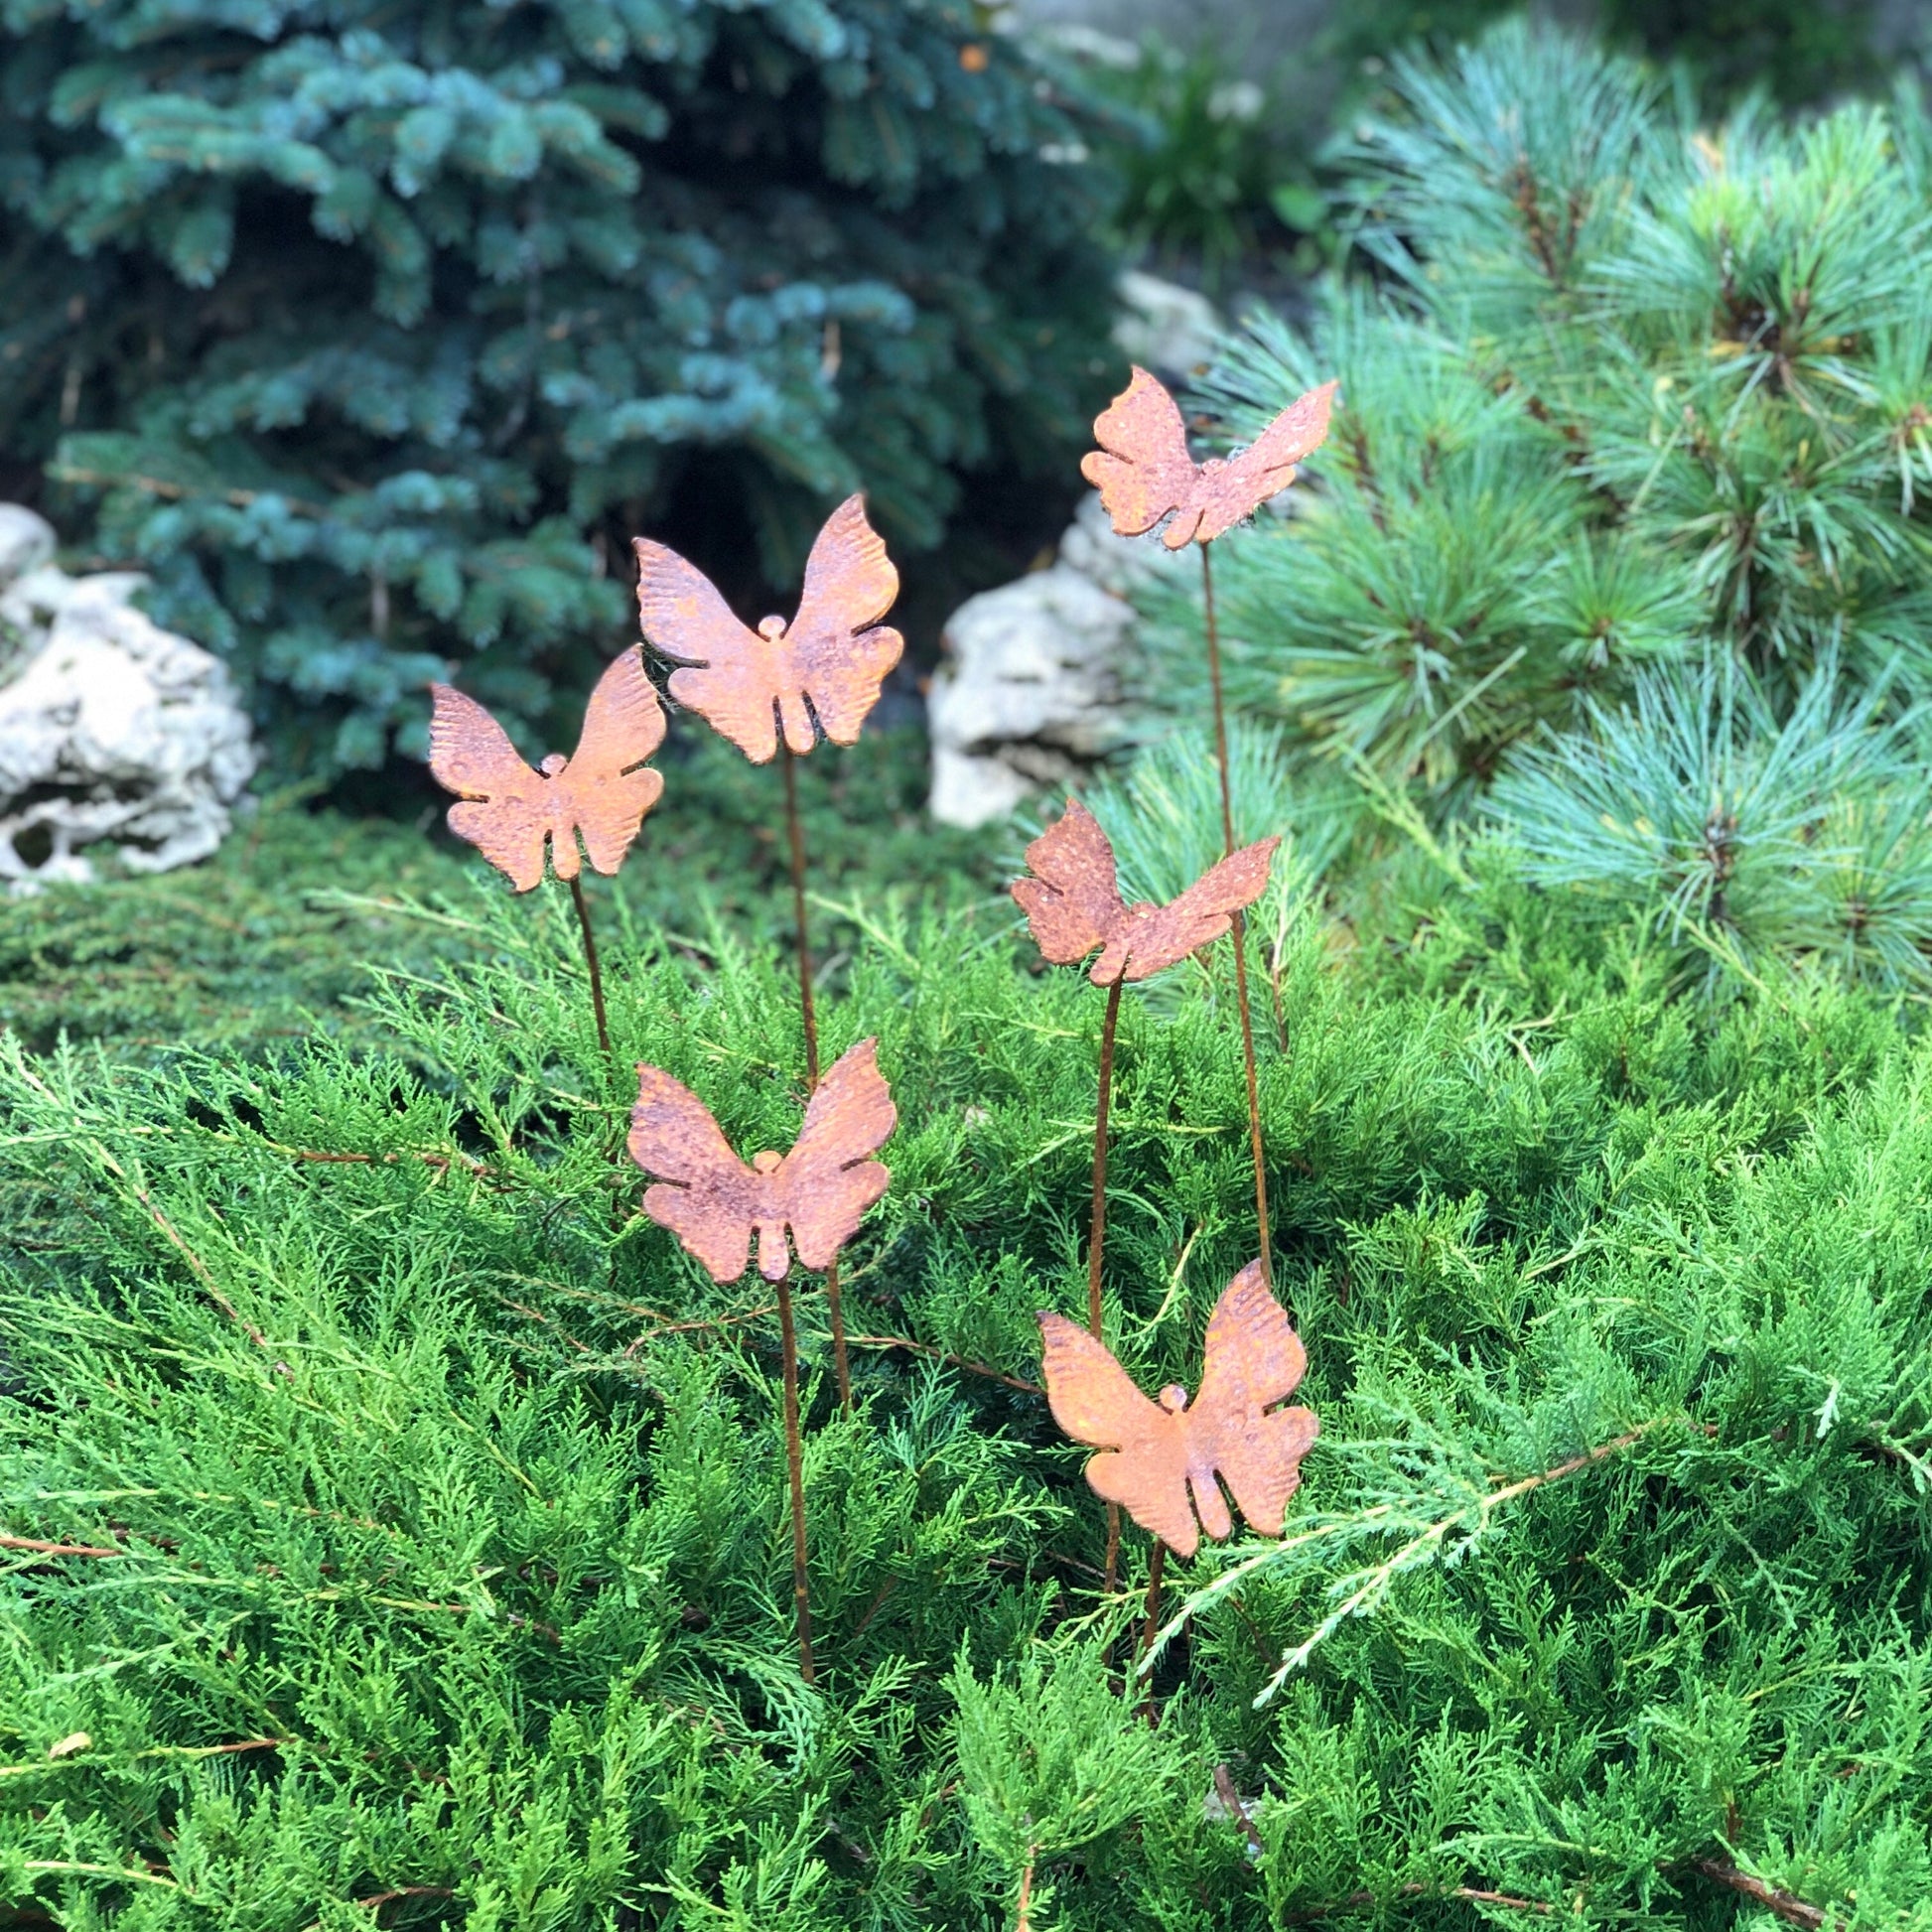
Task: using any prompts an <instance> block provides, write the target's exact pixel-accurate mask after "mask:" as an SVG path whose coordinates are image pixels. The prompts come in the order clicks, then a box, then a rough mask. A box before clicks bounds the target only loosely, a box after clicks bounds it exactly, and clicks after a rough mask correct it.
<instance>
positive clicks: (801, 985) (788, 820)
mask: <svg viewBox="0 0 1932 1932" xmlns="http://www.w3.org/2000/svg"><path fill="white" fill-rule="evenodd" d="M778 756H779V758H780V759H783V760H784V770H785V834H786V837H787V839H788V841H789V843H790V846H791V914H792V918H793V920H794V922H795V923H796V925H797V928H798V1010H799V1012H800V1014H802V1015H803V1017H804V1022H805V1087H806V1091H807V1092H815V1091H816V1090H817V1087H818V1009H817V1008H816V1007H815V1006H814V1005H813V1003H812V947H811V939H810V936H809V935H808V933H807V932H806V929H805V828H804V826H803V825H802V824H801V823H800V821H799V817H798V773H797V770H796V769H795V763H796V760H794V759H793V758H792V756H791V748H790V747H789V746H788V745H786V744H785V742H784V741H783V740H782V739H780V740H779V741H778ZM825 1311H826V1313H827V1314H828V1315H830V1316H831V1320H832V1370H833V1373H834V1374H835V1375H836V1376H837V1377H838V1383H839V1407H840V1408H841V1409H843V1410H844V1411H845V1413H846V1414H847V1415H850V1414H851V1413H852V1358H851V1356H850V1355H849V1354H847V1352H846V1346H845V1304H844V1301H843V1299H842V1298H841V1296H840V1294H839V1264H838V1260H837V1257H836V1256H835V1257H834V1258H833V1261H832V1265H831V1266H830V1267H829V1268H828V1269H826V1271H825Z"/></svg>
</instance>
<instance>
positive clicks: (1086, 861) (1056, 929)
mask: <svg viewBox="0 0 1932 1932" xmlns="http://www.w3.org/2000/svg"><path fill="white" fill-rule="evenodd" d="M1280 844H1281V840H1280V839H1278V838H1269V839H1262V840H1261V841H1260V842H1259V843H1257V844H1255V845H1250V846H1244V847H1243V848H1242V849H1241V850H1240V851H1239V852H1237V853H1235V854H1234V856H1233V857H1232V858H1229V859H1223V860H1222V861H1221V862H1220V863H1219V864H1218V865H1215V866H1211V867H1209V869H1208V870H1207V871H1206V872H1204V873H1203V874H1202V875H1201V876H1200V878H1199V879H1197V880H1196V881H1195V882H1194V883H1193V885H1191V886H1189V887H1188V888H1187V890H1186V891H1185V892H1184V893H1182V894H1180V896H1179V897H1176V898H1173V899H1171V900H1170V901H1169V902H1168V903H1167V904H1166V905H1156V904H1154V903H1152V902H1151V901H1150V900H1147V899H1141V900H1137V901H1136V902H1135V903H1134V904H1132V905H1130V904H1128V903H1126V902H1125V901H1124V900H1123V899H1122V898H1121V896H1120V883H1119V872H1118V868H1117V866H1116V864H1115V861H1114V849H1113V846H1112V845H1111V844H1110V843H1109V842H1108V839H1107V835H1106V833H1105V832H1103V831H1102V830H1101V829H1100V823H1099V821H1098V820H1097V819H1096V818H1095V817H1094V816H1093V814H1092V813H1091V812H1090V811H1088V810H1087V808H1086V807H1085V806H1084V805H1082V804H1080V803H1079V802H1078V801H1077V800H1075V799H1068V800H1067V806H1066V811H1065V814H1064V815H1063V816H1062V817H1061V818H1060V819H1059V820H1058V821H1057V822H1056V823H1055V824H1052V825H1049V826H1048V827H1047V828H1046V830H1045V831H1044V832H1042V833H1041V834H1040V835H1039V837H1038V838H1036V839H1035V840H1034V842H1033V843H1032V844H1031V845H1030V846H1028V848H1027V865H1028V869H1029V871H1030V873H1031V874H1032V877H1030V878H1026V879H1017V880H1015V881H1014V884H1013V897H1015V899H1016V900H1018V901H1019V904H1020V906H1021V909H1022V910H1023V911H1025V913H1026V914H1027V922H1028V924H1029V925H1031V926H1032V928H1033V934H1034V938H1035V940H1036V941H1037V942H1038V945H1039V949H1040V951H1041V953H1043V954H1044V955H1045V957H1046V958H1047V959H1049V960H1051V961H1052V963H1053V964H1054V965H1056V966H1073V965H1077V964H1078V963H1079V962H1080V961H1081V960H1083V959H1085V958H1086V957H1087V955H1088V954H1089V953H1091V952H1092V951H1093V950H1094V948H1095V947H1098V948H1099V949H1100V957H1099V958H1098V959H1097V960H1095V961H1094V963H1093V967H1092V969H1091V971H1090V972H1089V973H1088V975H1087V977H1088V978H1089V979H1091V980H1092V981H1093V983H1094V985H1096V986H1112V985H1113V984H1114V982H1115V981H1117V980H1121V979H1127V980H1144V979H1148V978H1150V977H1152V975H1154V974H1155V973H1158V972H1161V971H1163V970H1164V969H1165V968H1167V967H1169V966H1173V965H1174V964H1175V963H1176V962H1178V961H1180V960H1182V959H1185V958H1186V957H1187V955H1188V954H1189V953H1191V952H1195V951H1198V950H1199V948H1200V947H1202V946H1205V945H1208V944H1211V943H1212V942H1213V941H1214V940H1216V939H1218V938H1219V937H1220V936H1221V935H1222V934H1223V933H1224V932H1226V931H1227V930H1228V928H1229V927H1230V925H1231V924H1232V923H1233V915H1234V914H1235V913H1236V912H1238V911H1239V910H1241V908H1242V907H1244V906H1247V905H1252V904H1253V903H1254V901H1255V900H1256V899H1257V898H1259V897H1261V894H1262V890H1263V889H1264V888H1265V887H1266V885H1267V884H1268V871H1269V868H1270V866H1272V865H1273V863H1274V858H1275V848H1276V847H1277V846H1278V845H1280Z"/></svg>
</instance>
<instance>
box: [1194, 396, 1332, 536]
mask: <svg viewBox="0 0 1932 1932" xmlns="http://www.w3.org/2000/svg"><path fill="white" fill-rule="evenodd" d="M1339 386H1340V385H1339V384H1337V383H1333V382H1324V383H1323V384H1322V385H1321V387H1320V388H1318V389H1311V390H1310V391H1309V392H1308V394H1307V395H1305V396H1301V397H1298V398H1297V399H1296V400H1295V401H1294V402H1292V403H1290V404H1289V406H1288V407H1287V408H1286V409H1284V410H1283V411H1282V413H1281V414H1280V415H1279V416H1277V417H1276V418H1275V420H1274V421H1273V422H1272V423H1270V424H1269V425H1268V427H1267V428H1266V429H1265V430H1263V431H1262V432H1261V434H1260V435H1259V436H1257V437H1256V438H1255V440H1254V441H1253V442H1252V443H1251V444H1249V445H1248V447H1247V448H1246V449H1245V450H1243V451H1242V452H1241V453H1240V454H1239V455H1238V456H1231V457H1229V458H1228V460H1227V461H1226V462H1225V463H1222V464H1216V465H1214V466H1212V467H1211V468H1209V469H1206V470H1203V471H1202V472H1201V476H1200V481H1199V483H1197V484H1196V486H1195V492H1194V499H1193V500H1194V502H1195V503H1196V504H1197V505H1198V506H1199V508H1200V512H1201V516H1200V528H1199V530H1198V531H1197V532H1196V534H1197V535H1198V537H1199V539H1200V541H1201V542H1202V543H1207V542H1210V541H1211V540H1212V539H1213V538H1215V537H1217V536H1219V535H1220V534H1221V532H1222V531H1223V530H1226V529H1228V528H1230V527H1231V526H1232V525H1234V524H1236V523H1239V522H1240V521H1241V519H1242V518H1243V517H1247V516H1252V515H1254V513H1255V511H1256V510H1258V509H1259V508H1260V507H1261V506H1262V504H1263V503H1265V502H1267V500H1268V499H1269V497H1271V496H1274V495H1277V494H1279V493H1280V492H1281V491H1282V490H1284V489H1286V488H1287V487H1288V486H1289V484H1290V483H1293V482H1294V481H1295V467H1296V465H1297V464H1299V463H1301V462H1302V461H1304V459H1306V458H1307V457H1308V456H1310V455H1311V454H1312V452H1314V451H1315V450H1318V449H1319V448H1320V447H1321V445H1322V444H1323V443H1324V442H1326V441H1327V437H1328V417H1329V413H1330V412H1331V411H1332V409H1333V408H1334V402H1335V390H1336V389H1337V388H1338V387H1339Z"/></svg>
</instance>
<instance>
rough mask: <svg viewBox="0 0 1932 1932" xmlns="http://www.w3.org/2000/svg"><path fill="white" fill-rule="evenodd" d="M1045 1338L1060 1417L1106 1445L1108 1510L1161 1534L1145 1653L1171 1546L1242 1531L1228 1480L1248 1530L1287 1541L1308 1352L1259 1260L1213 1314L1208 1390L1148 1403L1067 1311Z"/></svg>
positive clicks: (1306, 1419)
mask: <svg viewBox="0 0 1932 1932" xmlns="http://www.w3.org/2000/svg"><path fill="white" fill-rule="evenodd" d="M1039 1332H1040V1341H1041V1344H1042V1348H1043V1366H1044V1370H1045V1375H1046V1401H1047V1406H1048V1407H1049V1408H1050V1409H1051V1410H1052V1412H1053V1420H1054V1421H1055V1422H1056V1423H1058V1424H1059V1426H1060V1427H1061V1428H1062V1429H1063V1430H1065V1431H1066V1433H1067V1434H1068V1435H1069V1436H1071V1437H1072V1438H1073V1440H1074V1441H1075V1442H1079V1443H1085V1444H1087V1445H1088V1446H1089V1447H1090V1448H1092V1449H1098V1450H1099V1451H1100V1452H1099V1454H1097V1455H1094V1456H1091V1457H1089V1458H1088V1461H1087V1481H1088V1483H1089V1484H1090V1485H1091V1487H1092V1489H1093V1491H1094V1493H1095V1494H1096V1495H1098V1496H1103V1497H1105V1498H1106V1500H1107V1505H1108V1508H1109V1510H1110V1511H1112V1510H1114V1509H1116V1508H1124V1509H1125V1510H1126V1511H1127V1513H1128V1515H1130V1516H1131V1517H1132V1518H1133V1519H1134V1521H1135V1522H1137V1523H1138V1524H1140V1526H1141V1527H1142V1528H1143V1529H1144V1530H1148V1531H1150V1532H1151V1533H1152V1534H1153V1535H1154V1537H1155V1539H1156V1541H1155V1546H1154V1555H1153V1558H1152V1560H1151V1562H1150V1564H1149V1567H1148V1584H1147V1616H1146V1622H1145V1627H1144V1629H1143V1632H1142V1636H1141V1645H1140V1648H1141V1653H1142V1655H1143V1656H1145V1655H1146V1653H1147V1650H1148V1648H1149V1646H1150V1645H1151V1644H1152V1642H1153V1640H1154V1632H1155V1629H1156V1626H1157V1622H1158V1617H1159V1611H1160V1603H1161V1568H1162V1558H1163V1555H1164V1553H1165V1552H1166V1551H1168V1550H1172V1551H1173V1553H1174V1555H1175V1556H1177V1557H1179V1558H1180V1559H1181V1560H1182V1562H1185V1561H1186V1560H1187V1558H1189V1557H1191V1556H1192V1555H1193V1554H1194V1551H1195V1550H1196V1549H1197V1548H1198V1547H1199V1544H1200V1536H1201V1532H1202V1531H1205V1532H1206V1533H1207V1535H1208V1536H1210V1537H1212V1538H1213V1539H1214V1541H1215V1542H1217V1543H1218V1542H1220V1541H1221V1540H1222V1539H1223V1538H1224V1537H1226V1536H1227V1535H1228V1533H1229V1532H1230V1531H1231V1530H1232V1529H1233V1527H1234V1520H1233V1518H1232V1517H1231V1516H1230V1515H1229V1513H1228V1505H1227V1497H1226V1496H1223V1495H1222V1493H1221V1485H1222V1484H1223V1483H1225V1484H1226V1485H1227V1492H1228V1495H1229V1496H1232V1497H1233V1498H1234V1501H1235V1502H1236V1504H1237V1505H1238V1506H1239V1507H1240V1510H1241V1513H1242V1515H1243V1516H1245V1517H1246V1518H1247V1519H1248V1526H1249V1528H1250V1529H1253V1530H1258V1531H1259V1532H1260V1533H1261V1534H1262V1535H1263V1536H1280V1535H1281V1533H1282V1523H1283V1518H1284V1512H1285V1511H1286V1509H1287V1507H1288V1499H1289V1498H1290V1497H1291V1496H1292V1495H1294V1493H1295V1491H1296V1489H1297V1487H1298V1486H1299V1485H1300V1483H1301V1480H1302V1458H1303V1457H1304V1456H1305V1455H1307V1454H1308V1452H1309V1450H1310V1449H1311V1448H1312V1447H1313V1444H1314V1439H1315V1436H1316V1435H1317V1434H1318V1433H1319V1430H1320V1424H1319V1423H1318V1422H1317V1421H1316V1420H1315V1416H1314V1412H1313V1411H1312V1410H1311V1409H1283V1408H1279V1407H1277V1405H1278V1404H1280V1403H1283V1402H1286V1401H1287V1399H1288V1398H1289V1397H1290V1396H1291V1395H1293V1394H1294V1393H1295V1391H1296V1389H1297V1388H1298V1387H1300V1385H1301V1381H1302V1377H1303V1375H1304V1374H1305V1373H1306V1372H1307V1369H1308V1353H1307V1351H1306V1350H1305V1349H1304V1348H1303V1346H1302V1341H1301V1337H1300V1336H1299V1335H1297V1334H1296V1332H1295V1330H1294V1329H1293V1328H1292V1327H1291V1326H1290V1325H1289V1320H1288V1315H1287V1313H1286V1312H1285V1311H1284V1310H1283V1308H1282V1306H1281V1304H1280V1303H1279V1302H1277V1301H1276V1300H1275V1298H1274V1296H1273V1295H1272V1294H1271V1293H1270V1292H1269V1288H1268V1284H1267V1282H1266V1280H1265V1279H1264V1277H1263V1275H1262V1271H1261V1263H1260V1262H1259V1261H1251V1262H1250V1263H1249V1264H1248V1265H1247V1267H1245V1268H1244V1269H1242V1271H1241V1272H1240V1274H1238V1275H1237V1276H1235V1278H1234V1280H1233V1281H1231V1282H1230V1283H1229V1284H1228V1285H1227V1287H1226V1288H1225V1289H1224V1290H1223V1291H1222V1292H1221V1297H1220V1300H1219V1301H1217V1302H1216V1303H1215V1304H1214V1312H1213V1313H1212V1314H1211V1315H1210V1316H1209V1317H1208V1321H1207V1343H1206V1349H1205V1352H1204V1355H1203V1358H1202V1362H1201V1379H1200V1388H1199V1390H1198V1392H1197V1393H1196V1394H1195V1396H1194V1399H1193V1401H1192V1403H1191V1404H1190V1403H1189V1402H1188V1400H1187V1391H1186V1390H1185V1389H1183V1388H1181V1387H1180V1386H1179V1385H1178V1384H1177V1383H1170V1384H1169V1386H1168V1387H1167V1388H1165V1389H1163V1390H1162V1391H1161V1394H1160V1398H1159V1400H1158V1401H1155V1402H1150V1401H1149V1400H1148V1399H1147V1397H1146V1396H1144V1395H1143V1394H1142V1393H1141V1392H1140V1390H1139V1389H1138V1388H1136V1387H1135V1386H1134V1383H1133V1381H1132V1380H1131V1379H1130V1377H1129V1376H1128V1374H1127V1371H1126V1370H1125V1369H1123V1368H1122V1367H1121V1365H1120V1364H1119V1362H1117V1361H1116V1360H1115V1359H1114V1357H1113V1355H1112V1353H1111V1352H1110V1351H1109V1350H1108V1348H1107V1346H1106V1344H1105V1343H1104V1342H1102V1341H1100V1340H1099V1339H1097V1338H1096V1337H1095V1336H1093V1335H1090V1334H1088V1333H1087V1332H1086V1330H1084V1329H1083V1328H1081V1327H1080V1326H1079V1325H1078V1323H1076V1322H1072V1321H1069V1320H1068V1319H1067V1318H1066V1317H1065V1315H1063V1314H1055V1313H1053V1312H1052V1311H1050V1310H1042V1311H1041V1312H1040V1316H1039Z"/></svg>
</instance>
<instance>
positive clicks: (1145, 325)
mask: <svg viewBox="0 0 1932 1932" xmlns="http://www.w3.org/2000/svg"><path fill="white" fill-rule="evenodd" d="M1115 288H1116V293H1117V294H1118V295H1119V297H1120V314H1119V315H1118V316H1117V317H1116V318H1115V321H1114V344H1115V346H1116V347H1118V348H1119V349H1120V351H1121V352H1122V354H1124V355H1125V356H1126V357H1127V358H1128V360H1129V361H1132V362H1138V363H1140V365H1141V366H1142V367H1143V368H1145V369H1152V370H1153V371H1154V372H1155V374H1156V375H1161V376H1168V377H1176V376H1177V377H1181V378H1183V379H1184V378H1185V377H1187V376H1189V375H1192V374H1193V373H1194V372H1195V370H1197V369H1201V368H1204V367H1206V365H1207V364H1208V363H1209V362H1211V361H1212V360H1213V359H1214V352H1215V349H1216V348H1217V346H1218V345H1219V343H1220V339H1221V318H1220V316H1219V315H1218V314H1217V313H1216V311H1215V308H1214V305H1213V303H1211V302H1210V301H1208V299H1207V297H1206V296H1204V295H1202V294H1201V293H1200V292H1199V291H1198V290H1197V289H1190V288H1183V287H1182V286H1181V284H1180V283H1178V282H1169V281H1164V280H1163V279H1162V278H1161V277H1160V276H1159V275H1150V274H1148V273H1147V272H1146V271H1145V270H1143V269H1138V268H1130V269H1128V270H1127V272H1126V273H1125V274H1124V275H1122V276H1121V278H1120V281H1119V282H1118V283H1117V284H1116V285H1115Z"/></svg>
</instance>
